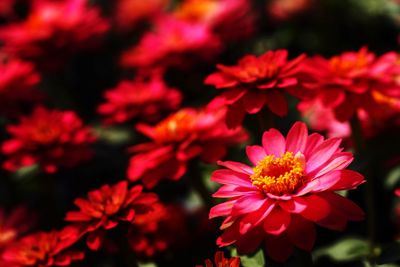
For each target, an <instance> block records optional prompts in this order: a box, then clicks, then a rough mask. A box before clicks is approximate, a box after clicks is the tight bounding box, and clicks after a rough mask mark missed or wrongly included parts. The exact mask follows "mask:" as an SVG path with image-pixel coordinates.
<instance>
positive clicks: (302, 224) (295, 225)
mask: <svg viewBox="0 0 400 267" xmlns="http://www.w3.org/2000/svg"><path fill="white" fill-rule="evenodd" d="M287 236H288V237H289V239H290V241H291V242H292V243H293V244H294V245H295V246H296V247H298V248H301V249H304V250H306V251H311V250H312V248H313V246H314V242H315V237H316V231H315V227H314V224H313V223H312V222H310V221H307V220H305V219H303V218H301V216H298V215H293V216H292V222H291V224H290V226H289V228H288V229H287Z"/></svg>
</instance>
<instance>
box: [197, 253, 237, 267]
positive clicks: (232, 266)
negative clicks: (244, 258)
mask: <svg viewBox="0 0 400 267" xmlns="http://www.w3.org/2000/svg"><path fill="white" fill-rule="evenodd" d="M214 263H215V267H239V266H240V258H239V257H232V258H230V259H228V258H225V256H224V253H223V252H222V251H217V252H216V253H215V257H214ZM205 264H206V267H213V266H214V264H213V263H212V261H211V260H209V259H206V260H205ZM196 267H203V266H202V265H196Z"/></svg>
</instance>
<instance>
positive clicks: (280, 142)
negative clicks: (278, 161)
mask: <svg viewBox="0 0 400 267" xmlns="http://www.w3.org/2000/svg"><path fill="white" fill-rule="evenodd" d="M262 144H263V147H264V149H265V153H266V154H267V155H274V156H275V157H280V156H282V154H284V153H285V147H286V141H285V137H283V135H282V134H281V133H280V132H279V131H277V130H276V129H270V130H269V131H267V132H264V134H263V137H262Z"/></svg>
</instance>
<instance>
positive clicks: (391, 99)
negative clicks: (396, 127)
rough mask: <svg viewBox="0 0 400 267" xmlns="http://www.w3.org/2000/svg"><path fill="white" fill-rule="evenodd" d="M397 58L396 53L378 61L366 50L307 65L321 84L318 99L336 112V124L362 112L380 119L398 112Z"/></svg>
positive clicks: (311, 61) (320, 59)
mask: <svg viewBox="0 0 400 267" xmlns="http://www.w3.org/2000/svg"><path fill="white" fill-rule="evenodd" d="M398 58H399V57H398V55H397V54H396V53H394V52H389V53H387V54H384V55H382V56H381V57H378V58H377V57H376V56H375V54H373V53H371V52H369V51H368V50H367V49H366V48H365V47H363V48H361V49H360V50H359V51H358V52H345V53H343V54H341V55H339V56H334V57H332V58H331V59H329V60H327V59H324V58H322V57H319V56H317V57H314V58H311V59H309V60H308V61H307V62H306V65H307V66H308V68H309V71H310V73H313V74H314V76H315V77H317V78H318V80H319V81H318V82H319V85H318V86H319V87H320V90H318V95H317V97H318V98H319V99H320V101H321V103H323V105H324V106H325V107H327V108H330V109H332V110H333V112H334V114H335V117H336V119H337V120H339V121H341V122H344V121H348V120H350V119H351V118H352V117H353V116H354V115H355V114H356V112H357V111H358V110H360V109H362V110H364V111H365V112H367V113H368V116H369V117H377V118H380V117H381V115H382V114H386V113H388V112H389V113H390V112H392V110H393V109H394V110H396V112H398V111H399V107H400V93H399V88H400V87H399V81H398V80H399V79H398V78H399V77H400V75H399V74H400V68H399V67H400V64H398V62H399V60H398Z"/></svg>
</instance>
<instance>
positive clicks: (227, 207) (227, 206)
mask: <svg viewBox="0 0 400 267" xmlns="http://www.w3.org/2000/svg"><path fill="white" fill-rule="evenodd" d="M235 202H236V200H230V201H226V202H223V203H221V204H218V205H215V206H214V207H212V208H211V209H210V214H209V215H208V218H209V219H212V218H215V217H219V216H227V215H230V213H231V212H232V208H233V206H234V205H235Z"/></svg>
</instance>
